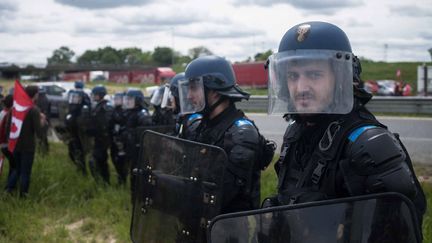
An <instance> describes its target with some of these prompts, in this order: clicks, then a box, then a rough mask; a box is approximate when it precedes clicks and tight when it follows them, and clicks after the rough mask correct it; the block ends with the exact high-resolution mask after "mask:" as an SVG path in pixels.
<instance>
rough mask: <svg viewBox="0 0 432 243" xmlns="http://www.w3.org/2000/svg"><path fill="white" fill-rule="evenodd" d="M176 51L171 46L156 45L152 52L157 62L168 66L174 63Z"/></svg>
mask: <svg viewBox="0 0 432 243" xmlns="http://www.w3.org/2000/svg"><path fill="white" fill-rule="evenodd" d="M173 55H174V52H173V50H172V49H171V48H169V47H156V48H155V49H154V52H153V54H152V57H153V60H154V61H155V62H156V64H158V65H161V66H168V65H170V64H173V60H174V56H173Z"/></svg>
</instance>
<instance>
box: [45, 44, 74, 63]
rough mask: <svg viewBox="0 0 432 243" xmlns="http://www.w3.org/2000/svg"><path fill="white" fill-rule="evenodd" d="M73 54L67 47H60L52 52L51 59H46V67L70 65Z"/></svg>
mask: <svg viewBox="0 0 432 243" xmlns="http://www.w3.org/2000/svg"><path fill="white" fill-rule="evenodd" d="M74 55H75V52H74V51H72V50H71V49H69V47H67V46H62V47H60V48H59V49H56V50H54V52H53V54H52V56H51V57H49V58H47V63H48V65H53V64H70V63H72V57H73V56H74Z"/></svg>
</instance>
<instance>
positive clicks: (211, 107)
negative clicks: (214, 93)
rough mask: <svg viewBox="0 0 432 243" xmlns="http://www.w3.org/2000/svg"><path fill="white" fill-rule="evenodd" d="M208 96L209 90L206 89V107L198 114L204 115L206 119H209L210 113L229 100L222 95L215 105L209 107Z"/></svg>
mask: <svg viewBox="0 0 432 243" xmlns="http://www.w3.org/2000/svg"><path fill="white" fill-rule="evenodd" d="M207 94H208V90H207V89H206V90H205V92H204V99H205V107H204V109H203V110H202V111H201V112H198V113H201V114H202V115H203V117H205V118H208V116H209V115H210V113H211V112H212V111H213V110H214V109H215V108H216V107H217V106H218V105H220V104H221V103H222V102H223V101H225V100H226V99H227V98H226V97H225V96H223V95H221V96H220V97H219V99H218V100H217V101H216V102H215V103H214V104H212V105H208V103H207Z"/></svg>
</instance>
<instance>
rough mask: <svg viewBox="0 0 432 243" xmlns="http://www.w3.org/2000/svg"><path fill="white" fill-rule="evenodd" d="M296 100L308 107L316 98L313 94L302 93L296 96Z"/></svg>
mask: <svg viewBox="0 0 432 243" xmlns="http://www.w3.org/2000/svg"><path fill="white" fill-rule="evenodd" d="M295 100H296V103H297V104H298V105H300V106H302V107H308V106H310V105H311V104H312V103H313V102H314V101H315V98H314V97H313V96H312V95H301V96H296V99H295Z"/></svg>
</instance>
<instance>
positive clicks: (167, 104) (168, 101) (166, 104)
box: [161, 85, 173, 109]
mask: <svg viewBox="0 0 432 243" xmlns="http://www.w3.org/2000/svg"><path fill="white" fill-rule="evenodd" d="M172 98H173V96H172V94H171V90H170V88H169V86H167V85H166V86H165V90H164V95H163V98H162V104H161V107H162V108H163V109H165V108H166V109H171V108H172V106H173V104H172Z"/></svg>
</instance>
